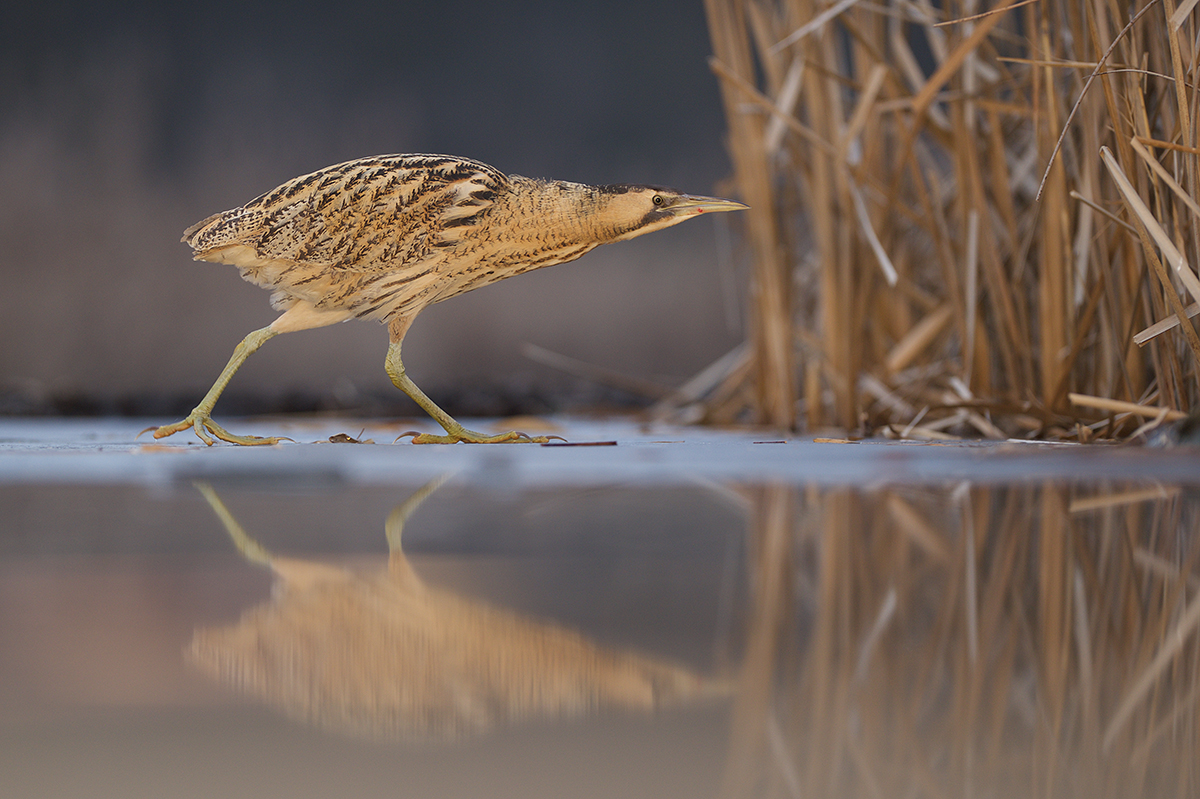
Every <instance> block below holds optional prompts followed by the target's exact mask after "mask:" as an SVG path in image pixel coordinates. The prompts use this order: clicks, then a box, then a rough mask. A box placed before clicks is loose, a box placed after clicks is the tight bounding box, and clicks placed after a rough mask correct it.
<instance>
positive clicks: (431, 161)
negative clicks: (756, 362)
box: [154, 155, 745, 444]
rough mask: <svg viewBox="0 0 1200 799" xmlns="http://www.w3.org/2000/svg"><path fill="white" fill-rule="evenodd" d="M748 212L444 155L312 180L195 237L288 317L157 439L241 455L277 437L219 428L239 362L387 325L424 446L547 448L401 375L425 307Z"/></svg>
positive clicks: (324, 173) (316, 175)
mask: <svg viewBox="0 0 1200 799" xmlns="http://www.w3.org/2000/svg"><path fill="white" fill-rule="evenodd" d="M744 207H745V206H743V205H741V204H740V203H735V202H730V201H728V200H720V199H716V198H711V197H691V196H688V195H686V194H680V193H679V192H676V191H672V190H670V189H663V188H659V187H654V186H634V185H625V184H622V185H616V186H587V185H583V184H579V183H567V182H563V181H551V180H533V179H530V178H524V177H520V176H517V175H512V176H508V175H505V174H503V173H502V172H499V171H498V170H496V169H494V168H492V167H490V166H488V165H486V164H481V163H479V162H478V161H472V160H469V159H465V158H456V157H452V156H444V155H385V156H377V157H372V158H362V159H359V160H356V161H348V162H346V163H343V164H336V165H334V166H331V167H327V168H325V169H322V170H320V171H317V172H313V173H312V174H309V175H303V176H301V177H298V178H295V179H293V180H290V181H288V182H287V183H284V184H283V185H282V186H279V187H278V188H276V189H274V190H272V191H270V192H267V193H266V194H263V195H262V196H260V197H258V198H256V199H254V200H251V201H250V202H248V203H246V205H244V206H242V207H240V208H234V209H232V210H230V211H225V212H224V213H220V214H216V215H215V216H211V217H209V218H208V219H205V220H203V221H202V222H199V223H197V224H195V225H193V226H192V227H190V228H188V229H187V230H186V231H185V232H184V235H183V241H184V242H185V243H187V244H188V245H190V246H191V247H192V249H193V250H194V251H195V257H196V259H197V260H203V261H214V262H218V263H227V264H232V265H234V266H236V267H238V269H239V270H240V271H241V274H242V277H243V278H245V279H246V280H248V281H250V282H251V283H254V284H255V285H257V286H261V287H263V288H266V289H270V290H271V291H272V295H271V303H272V305H273V306H274V307H275V308H277V309H279V310H281V311H283V312H284V313H283V315H282V316H280V317H279V318H278V319H276V320H275V322H273V323H272V324H271V325H270V326H268V327H266V328H263V329H261V330H256V331H254V332H253V333H251V334H250V335H248V336H247V337H246V338H245V339H244V340H243V341H242V343H241V344H239V345H238V348H237V349H236V350H235V351H234V355H233V357H232V358H231V359H230V361H229V364H228V365H227V366H226V367H225V371H223V372H222V373H221V376H220V377H219V378H218V379H217V382H216V383H215V384H214V385H213V387H212V389H211V390H210V391H209V393H208V394H207V395H206V396H205V398H204V400H202V401H201V403H200V405H198V406H197V407H196V408H195V409H194V410H193V411H192V413H191V414H190V415H189V416H188V418H187V419H184V420H183V421H181V422H178V423H176V424H173V425H166V426H164V427H160V428H158V429H157V430H155V432H154V437H155V438H162V437H163V436H168V435H171V434H172V433H176V432H179V431H180V430H185V429H187V428H189V427H190V428H192V429H194V430H195V431H196V434H197V435H198V436H199V437H200V438H201V439H202V440H204V441H205V442H206V443H209V444H211V443H213V442H212V438H211V437H210V436H209V435H208V434H209V433H211V434H212V435H214V436H216V437H217V438H220V439H222V440H225V441H230V442H232V443H239V444H261V443H275V442H277V441H278V440H279V439H277V438H256V437H250V436H234V435H232V434H230V433H228V432H226V431H225V430H223V429H222V428H220V427H219V426H218V425H216V424H215V423H214V422H213V421H212V419H211V413H212V408H213V405H215V404H216V400H217V397H218V396H220V393H221V391H223V390H224V388H225V385H226V384H227V383H228V382H229V379H230V378H231V377H232V376H233V373H234V372H236V371H237V368H238V367H239V366H240V365H241V363H242V362H243V361H244V360H245V359H246V358H247V357H248V356H249V355H250V354H251V353H253V352H254V351H255V350H256V349H258V347H260V346H261V345H262V343H263V342H265V341H266V340H267V339H269V338H271V337H273V336H275V335H277V334H279V333H286V332H291V331H295V330H304V329H307V328H313V327H321V326H324V325H329V324H333V323H335V322H341V321H345V320H347V319H352V318H359V319H375V320H378V321H380V322H384V323H386V324H388V326H389V333H390V337H391V346H390V347H389V350H388V357H387V361H386V368H387V371H388V374H389V375H390V376H391V378H392V381H393V382H394V383H395V384H396V385H397V387H399V388H400V389H402V390H403V391H405V393H407V394H409V396H411V397H412V398H413V399H414V400H416V402H417V403H418V404H419V405H421V407H422V408H424V409H425V410H426V411H427V412H428V413H429V414H430V415H431V416H433V417H434V419H436V420H437V421H438V423H439V424H441V425H442V427H444V428H445V429H446V433H447V434H446V435H445V436H432V435H428V434H424V435H419V436H416V437H414V439H413V440H414V442H416V443H431V442H452V441H467V442H476V443H484V442H487V443H492V442H496V443H498V442H508V441H531V440H538V439H533V438H531V437H529V436H525V435H523V434H520V433H515V432H514V433H507V434H503V435H500V436H484V435H481V434H478V433H472V432H471V431H469V430H465V429H464V428H463V427H462V425H459V424H458V423H457V422H455V421H454V420H453V419H452V418H451V417H450V416H449V415H448V414H446V413H445V412H444V411H442V410H441V409H440V408H438V407H437V406H436V405H435V404H434V403H433V402H432V401H431V400H429V398H428V397H426V396H425V395H424V394H423V393H422V392H421V391H420V389H418V388H417V387H416V385H415V384H414V383H412V381H411V380H410V379H409V378H408V376H407V375H406V374H405V372H404V365H403V362H402V361H401V360H400V344H401V342H402V341H403V338H404V334H405V333H406V332H407V330H408V328H409V326H410V325H411V324H412V321H413V319H414V318H415V317H416V315H417V314H418V313H419V312H420V311H421V309H423V308H424V307H425V306H427V305H431V304H432V303H435V302H441V301H442V300H446V299H449V298H450V297H454V296H456V295H458V294H462V293H463V292H466V291H470V290H471V289H475V288H479V287H480V286H486V285H488V284H489V283H494V282H496V281H497V280H503V279H504V278H507V277H512V276H514V275H519V274H521V273H523V272H528V271H530V270H532V269H540V268H541V267H544V266H552V265H554V264H560V263H564V262H566V261H571V260H574V259H575V258H578V257H579V256H581V255H583V254H584V253H586V252H588V251H589V250H592V249H593V248H595V247H597V246H599V245H601V244H606V243H609V242H614V241H621V240H623V239H628V238H633V237H634V236H640V235H642V234H644V233H649V232H651V231H653V230H659V229H661V228H664V227H669V226H670V225H674V224H678V223H679V222H681V221H683V220H684V219H687V218H689V217H691V216H695V215H698V214H701V213H705V212H711V211H730V210H735V209H739V208H744Z"/></svg>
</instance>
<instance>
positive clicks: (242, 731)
mask: <svg viewBox="0 0 1200 799" xmlns="http://www.w3.org/2000/svg"><path fill="white" fill-rule="evenodd" d="M0 507H2V508H3V509H4V517H3V519H2V520H0V641H2V642H3V644H2V646H0V796H3V797H68V796H79V797H85V796H86V797H107V796H120V797H142V796H145V797H190V796H197V797H200V796H203V797H211V796H287V797H308V796H312V797H317V796H321V797H328V796H333V795H338V796H341V795H345V796H378V795H389V796H414V797H423V796H436V797H458V796H463V797H480V796H487V797H568V796H570V797H591V796H597V797H599V796H608V797H612V796H630V797H633V796H653V797H675V796H679V797H689V799H696V798H697V797H729V798H733V797H784V798H787V797H872V796H879V797H925V796H929V797H941V796H981V797H1009V796H1033V797H1065V796H1088V797H1129V796H1149V797H1194V796H1197V795H1200V699H1198V694H1200V633H1198V630H1197V627H1198V626H1200V540H1198V539H1197V524H1198V522H1200V494H1198V493H1197V491H1196V489H1195V486H1192V485H1167V484H1162V483H1160V482H1151V481H1143V482H1138V481H1084V482H1072V481H1051V482H1045V483H1036V484H1029V483H1019V484H996V483H992V484H987V485H982V484H973V483H968V482H951V481H944V482H941V483H936V484H932V485H917V486H905V485H877V486H870V487H863V486H857V487H844V486H837V485H820V486H817V485H812V484H805V483H794V482H789V483H779V484H773V483H770V482H767V483H721V482H710V481H695V482H692V483H690V484H686V483H685V484H679V485H658V486H653V487H641V488H639V487H632V486H625V485H612V484H608V485H594V486H569V487H562V486H559V487H556V488H545V489H537V488H531V487H525V488H521V489H519V490H506V489H504V488H497V487H494V486H493V487H489V486H487V485H477V484H472V483H470V482H464V481H462V480H458V479H456V478H450V479H443V478H438V479H434V480H431V481H428V482H424V483H413V484H404V485H401V484H397V485H354V484H348V483H344V482H337V481H330V482H322V481H320V480H315V481H310V482H308V483H302V484H282V483H272V482H270V481H260V482H257V483H256V482H254V481H247V480H244V479H240V480H225V481H222V480H221V479H218V478H214V479H211V480H208V481H204V482H200V481H190V480H189V481H186V482H185V481H180V482H176V483H170V484H166V485H158V486H136V485H127V486H102V485H89V486H80V485H23V486H3V487H0Z"/></svg>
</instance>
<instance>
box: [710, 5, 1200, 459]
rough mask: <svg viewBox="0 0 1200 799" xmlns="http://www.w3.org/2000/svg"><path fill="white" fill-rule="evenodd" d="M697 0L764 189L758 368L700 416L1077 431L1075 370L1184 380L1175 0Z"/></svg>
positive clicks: (1197, 380)
mask: <svg viewBox="0 0 1200 799" xmlns="http://www.w3.org/2000/svg"><path fill="white" fill-rule="evenodd" d="M1159 2H1162V3H1163V9H1162V13H1150V9H1151V8H1152V7H1155V6H1156V5H1158V4H1159ZM1192 5H1194V3H1189V4H1185V6H1186V7H1191V6H1192ZM1009 6H1011V7H1009ZM1181 7H1184V6H1181ZM705 8H706V11H707V13H708V20H709V27H710V32H711V36H712V40H713V49H714V59H713V60H712V62H711V65H712V69H713V71H714V73H715V74H716V77H717V81H718V83H719V85H720V87H721V91H722V96H723V97H724V100H725V109H726V115H727V118H728V121H729V147H730V152H731V154H732V156H733V162H734V169H735V177H736V178H737V181H738V186H739V190H740V192H741V194H742V197H741V199H743V200H744V201H746V202H747V203H749V204H750V205H751V206H753V208H754V210H753V212H752V213H751V214H750V215H748V219H747V221H748V224H749V231H748V239H749V243H750V250H751V253H752V256H753V259H754V266H753V269H752V273H751V274H752V282H753V285H752V289H751V292H750V293H749V296H750V297H751V303H752V308H751V313H750V314H749V317H750V319H751V323H750V325H751V326H750V329H749V330H748V331H747V339H748V341H749V342H750V345H751V348H752V353H753V357H752V360H751V368H750V370H749V373H748V374H749V377H748V379H749V380H750V381H751V385H752V386H753V390H751V391H726V392H723V395H722V396H723V400H722V402H723V403H724V404H723V405H722V407H719V408H710V409H709V410H710V412H709V413H708V414H707V415H708V417H709V418H724V419H735V418H741V419H746V420H758V421H764V422H768V423H771V424H776V425H778V424H786V423H791V422H795V421H796V420H797V419H799V418H800V417H803V418H804V419H805V421H806V423H807V425H808V427H809V428H810V429H812V428H815V427H818V426H836V427H841V428H849V429H859V430H861V431H862V432H865V433H868V434H869V433H871V432H875V431H879V430H882V429H883V428H884V427H885V426H887V425H892V426H893V427H891V428H890V429H892V430H906V431H909V432H910V433H911V434H912V435H920V434H921V429H920V428H919V427H918V426H917V425H914V424H913V422H914V420H915V418H916V414H917V413H918V412H920V413H921V414H922V415H923V416H922V419H921V424H922V425H925V426H926V428H925V429H926V430H927V431H938V432H939V434H944V432H942V431H948V432H951V433H958V434H960V435H975V434H977V431H978V430H979V429H980V427H981V425H980V424H979V422H980V421H982V422H983V427H984V428H986V429H988V430H997V428H998V431H1003V432H1004V433H1006V434H1008V435H1013V434H1015V433H1017V432H1021V433H1022V434H1027V433H1028V431H1029V427H1028V426H1027V424H1026V421H1027V419H1028V415H1029V414H1030V413H1032V414H1033V415H1035V416H1038V417H1039V418H1042V419H1044V420H1046V421H1045V423H1044V424H1043V426H1042V427H1041V428H1040V431H1039V432H1040V433H1041V434H1042V435H1046V436H1052V437H1075V436H1077V435H1078V434H1079V433H1078V429H1079V425H1078V424H1076V422H1079V421H1081V420H1079V419H1073V418H1072V413H1073V411H1072V407H1073V406H1071V405H1070V404H1068V403H1066V402H1065V398H1066V396H1067V394H1068V393H1073V394H1085V395H1091V396H1098V397H1107V398H1111V399H1113V400H1115V401H1118V402H1128V403H1135V404H1136V403H1137V402H1138V401H1139V400H1140V399H1141V398H1142V397H1144V396H1152V395H1154V394H1155V393H1157V394H1158V397H1159V399H1158V402H1159V404H1161V405H1162V406H1164V407H1166V408H1168V409H1171V410H1178V409H1188V408H1191V407H1193V406H1194V405H1195V404H1196V403H1197V401H1198V399H1200V336H1197V334H1196V330H1195V328H1194V326H1193V323H1192V322H1191V321H1190V315H1192V313H1191V312H1192V309H1191V308H1184V307H1183V304H1184V303H1182V302H1181V300H1180V290H1181V289H1182V290H1184V291H1186V292H1187V293H1188V294H1190V295H1191V297H1190V298H1191V299H1196V300H1198V301H1200V278H1198V277H1197V275H1196V273H1195V271H1194V267H1193V266H1192V264H1195V263H1197V262H1198V261H1200V203H1198V202H1197V200H1198V199H1200V198H1198V197H1197V196H1196V192H1197V186H1198V184H1200V164H1198V163H1197V159H1200V148H1198V147H1197V146H1196V145H1197V142H1196V130H1195V125H1194V124H1193V119H1192V118H1193V117H1194V116H1197V115H1200V109H1197V108H1196V107H1195V105H1196V104H1197V97H1198V96H1200V90H1198V89H1197V88H1196V87H1197V85H1198V84H1200V80H1198V76H1197V75H1196V74H1195V72H1196V65H1197V63H1198V58H1197V53H1196V52H1195V49H1194V48H1195V42H1196V41H1197V39H1196V36H1195V21H1194V20H1193V18H1192V17H1189V16H1187V15H1180V13H1179V11H1178V10H1177V9H1175V8H1174V5H1173V2H1172V1H1171V0H1143V2H1142V4H1141V5H1138V6H1136V7H1135V8H1133V9H1131V10H1130V11H1129V12H1125V13H1126V14H1127V15H1126V16H1125V17H1123V18H1122V17H1121V16H1120V14H1121V13H1123V12H1121V10H1120V8H1119V7H1118V6H1114V5H1112V4H1110V3H1107V2H1104V1H1103V0H1083V4H1082V6H1079V7H1076V6H1073V5H1070V4H1068V3H1067V2H1065V0H1041V1H1040V2H1038V3H1035V4H1025V3H1019V4H1013V3H1012V2H1011V0H1001V2H999V3H997V4H996V5H995V7H993V8H991V9H986V10H984V14H982V15H979V14H977V12H978V11H980V9H978V7H976V6H974V5H973V4H965V3H964V4H959V5H954V4H951V5H950V6H947V7H945V8H944V12H943V13H944V14H945V16H948V17H954V18H956V19H955V20H954V22H955V23H956V24H943V23H942V21H941V20H940V19H935V18H934V15H933V13H931V9H928V8H927V7H926V6H923V5H913V4H911V3H907V2H904V0H887V1H886V2H882V3H878V2H872V3H869V4H868V3H861V2H859V3H854V2H841V3H827V4H823V5H822V4H820V3H814V2H811V0H707V2H706V5H705ZM1121 8H1123V7H1121ZM968 17H970V18H969V19H968ZM1181 25H1182V27H1180V26H1181ZM918 47H920V48H921V49H923V50H925V51H927V52H928V53H932V55H933V59H934V61H933V63H932V64H930V63H929V62H928V60H925V61H922V59H920V58H918V57H917V56H916V55H915V53H916V52H918V51H919V50H918V49H917V48H918ZM1148 148H1154V149H1148ZM1155 153H1158V154H1161V157H1158V156H1156V155H1155ZM1039 180H1040V184H1039ZM1039 193H1041V199H1038V195H1039ZM1144 242H1145V245H1146V246H1143V243H1144ZM1159 253H1161V256H1160V255H1159ZM1160 269H1161V270H1163V271H1162V272H1161V273H1160V272H1159V270H1160ZM1139 331H1141V332H1139ZM801 342H803V345H802V344H801ZM1147 343H1152V344H1153V346H1148V347H1147V350H1146V353H1147V354H1146V355H1145V356H1143V355H1141V354H1140V352H1139V346H1141V345H1146V344H1147ZM866 377H870V378H871V380H864V378H866ZM872 381H874V382H872ZM954 381H958V383H959V384H960V385H963V386H966V387H969V390H970V392H971V393H972V394H973V395H974V397H975V399H976V402H977V403H978V404H977V405H976V406H975V411H974V413H975V414H976V418H974V419H973V420H968V419H967V418H966V417H964V416H962V415H961V414H960V413H959V411H958V410H957V409H955V408H953V407H951V405H950V404H948V403H946V402H945V400H944V398H945V397H946V396H948V395H949V394H950V393H953V392H952V386H953V384H954ZM801 386H802V387H803V391H802V394H801V395H800V396H801V397H802V399H801V403H800V405H799V406H798V407H789V408H787V409H785V408H784V407H783V406H784V405H785V404H786V405H789V406H791V405H795V404H796V398H797V394H796V392H797V389H798V387H801ZM866 386H873V387H874V389H873V390H874V394H867V393H865V392H864V387H866ZM880 388H882V393H881V392H880ZM883 395H887V396H891V397H894V398H895V400H897V401H896V402H892V403H890V404H881V403H877V402H875V397H877V396H883ZM746 398H750V399H751V402H750V403H749V404H748V405H744V404H743V405H739V404H738V403H745V400H746ZM902 408H907V409H909V410H908V411H907V412H908V413H910V414H911V416H909V417H907V418H906V417H905V416H904V412H903V411H902V410H901V409H902ZM1017 409H1022V410H1017ZM1120 429H1121V430H1123V431H1124V432H1125V433H1128V432H1130V430H1129V429H1128V428H1127V427H1126V428H1120ZM1022 431H1024V432H1022Z"/></svg>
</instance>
